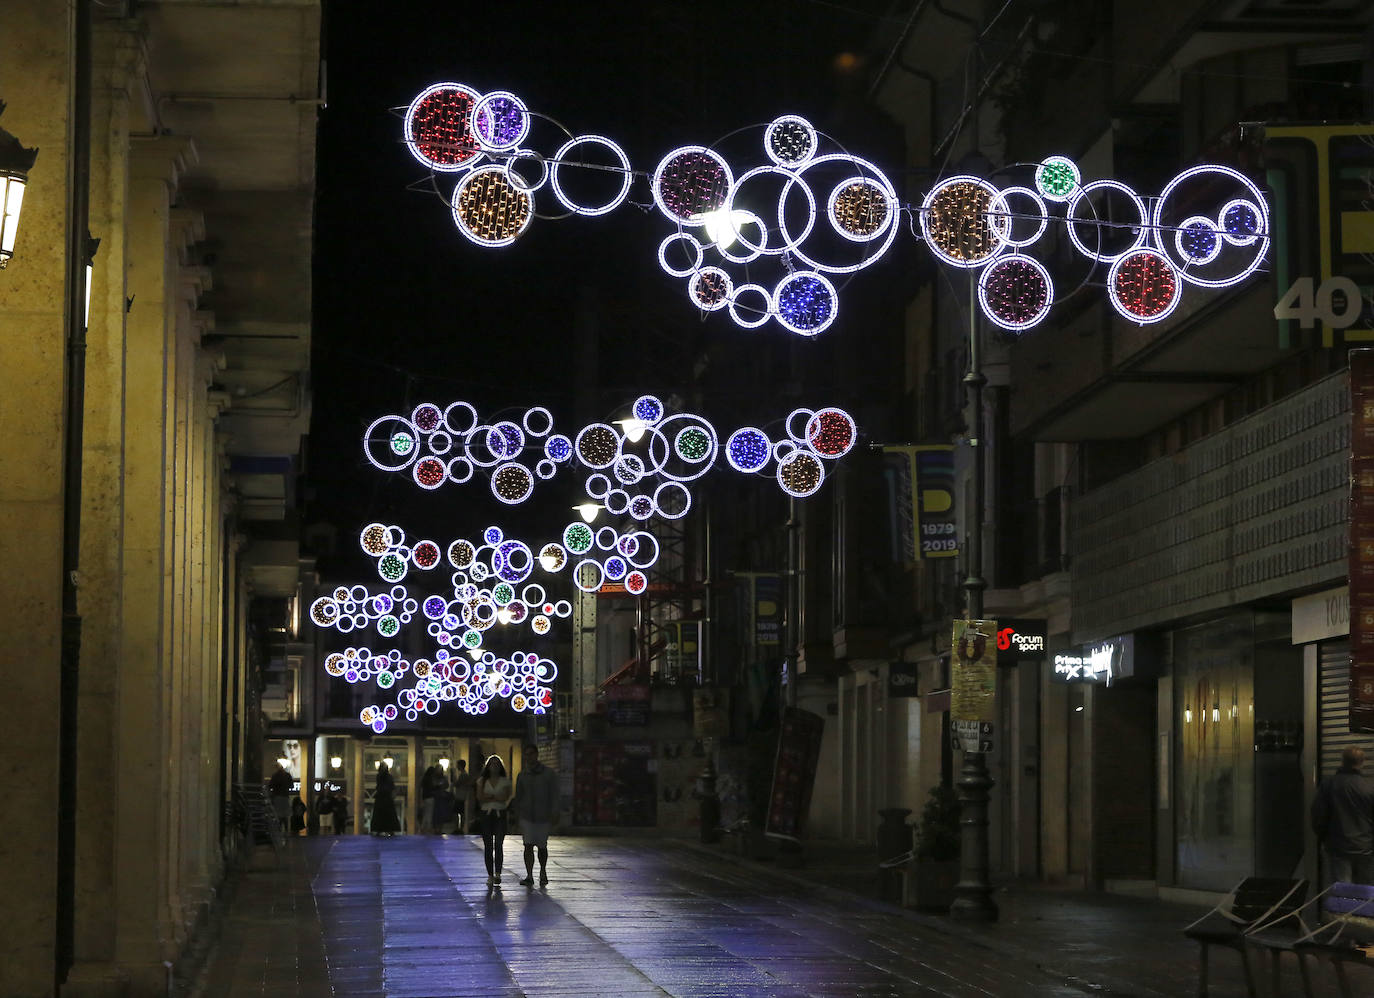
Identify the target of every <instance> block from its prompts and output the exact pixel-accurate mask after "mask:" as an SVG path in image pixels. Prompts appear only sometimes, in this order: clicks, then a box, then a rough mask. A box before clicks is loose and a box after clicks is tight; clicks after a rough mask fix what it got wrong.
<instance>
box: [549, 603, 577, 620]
mask: <svg viewBox="0 0 1374 998" xmlns="http://www.w3.org/2000/svg"><path fill="white" fill-rule="evenodd" d="M553 612H554V616H557V617H564V618H566V617H569V616H571V615H572V604H571V603H569V602H568V601H567V600H565V599H561V600H559V601H558V602H557V603H555V604H554V605H553Z"/></svg>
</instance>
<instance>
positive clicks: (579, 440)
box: [573, 423, 621, 471]
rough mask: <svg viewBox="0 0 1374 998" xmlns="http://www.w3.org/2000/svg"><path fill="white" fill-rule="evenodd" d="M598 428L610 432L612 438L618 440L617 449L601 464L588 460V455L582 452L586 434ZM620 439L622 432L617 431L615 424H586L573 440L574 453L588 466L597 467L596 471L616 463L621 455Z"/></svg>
mask: <svg viewBox="0 0 1374 998" xmlns="http://www.w3.org/2000/svg"><path fill="white" fill-rule="evenodd" d="M598 428H599V429H602V430H605V431H607V432H608V433H610V434H611V436H612V438H614V439H615V440H616V441H617V443H616V448H615V451H614V452H613V453H612V454H611V456H610V457H609V458H607V459H606V460H605V461H604V462H602V463H599V464H598V463H594V462H592V461H588V460H587V459H586V457H584V456H583V454H582V440H583V438H584V437H586V435H587V434H588V433H590V432H591V431H592V430H595V429H598ZM620 439H621V437H620V434H619V433H617V432H616V429H615V427H614V426H608V425H606V424H605V423H588V424H587V425H586V426H584V427H582V429H580V430H578V431H577V439H576V440H574V441H573V455H574V456H575V457H576V458H577V460H578V461H579V462H581V463H582V464H583V465H585V466H586V467H588V468H592V469H595V470H596V471H601V470H603V469H605V468H609V467H610V466H611V465H613V464H614V463H615V459H616V458H617V457H619V456H620V444H619V441H620Z"/></svg>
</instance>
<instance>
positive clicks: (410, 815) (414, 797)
mask: <svg viewBox="0 0 1374 998" xmlns="http://www.w3.org/2000/svg"><path fill="white" fill-rule="evenodd" d="M424 745H425V740H424V739H423V738H417V737H415V736H414V735H406V780H407V782H406V831H408V832H409V833H410V834H411V835H414V834H415V833H416V832H417V831H418V830H419V828H420V774H421V773H423V772H424V760H423V759H421V758H420V753H421V752H423V751H424Z"/></svg>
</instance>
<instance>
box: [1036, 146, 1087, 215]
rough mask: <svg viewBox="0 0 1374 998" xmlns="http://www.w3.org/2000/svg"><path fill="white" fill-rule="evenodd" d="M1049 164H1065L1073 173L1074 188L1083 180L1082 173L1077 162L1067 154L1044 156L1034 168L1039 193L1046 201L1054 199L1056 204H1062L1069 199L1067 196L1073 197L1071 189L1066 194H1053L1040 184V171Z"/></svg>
mask: <svg viewBox="0 0 1374 998" xmlns="http://www.w3.org/2000/svg"><path fill="white" fill-rule="evenodd" d="M1049 166H1067V167H1068V168H1069V172H1070V173H1072V174H1073V187H1074V190H1077V189H1078V187H1079V185H1080V184H1081V183H1082V182H1083V174H1082V172H1081V171H1080V170H1079V169H1078V164H1077V163H1075V162H1074V161H1073V160H1071V159H1069V157H1067V156H1046V157H1045V158H1044V159H1042V160H1041V161H1040V163H1039V165H1038V166H1037V167H1036V168H1035V186H1036V189H1037V190H1038V191H1039V193H1040V195H1041V196H1042V197H1043V198H1044V199H1045V200H1046V201H1054V202H1056V203H1058V204H1063V203H1064V202H1065V201H1067V200H1069V198H1071V197H1073V192H1072V191H1071V192H1070V193H1068V194H1055V193H1053V192H1052V191H1047V190H1044V189H1043V188H1041V186H1040V171H1041V170H1043V169H1045V168H1046V167H1049Z"/></svg>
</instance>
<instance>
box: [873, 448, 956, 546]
mask: <svg viewBox="0 0 1374 998" xmlns="http://www.w3.org/2000/svg"><path fill="white" fill-rule="evenodd" d="M883 454H884V455H885V456H886V458H887V460H888V461H889V462H890V464H889V471H890V472H892V473H891V474H890V475H889V479H888V480H889V489H891V490H892V503H893V509H894V510H895V511H897V513H898V514H899V515H898V517H897V518H898V519H899V520H900V519H906V518H907V517H908V516H909V519H906V522H899V523H898V529H899V530H900V535H899V536H901V537H902V540H903V547H904V548H906V550H907V552H908V557H909V558H911V559H912V560H917V559H920V560H924V559H926V558H956V557H958V555H959V535H958V532H957V529H956V527H955V522H954V447H953V445H951V444H901V445H892V446H888V447H884V448H883ZM903 461H904V462H905V463H906V464H907V468H906V469H905V470H904V471H903V470H902V469H901V464H900V462H903ZM903 488H906V489H908V490H909V491H907V492H905V493H903V492H902V491H901V490H902V489H903ZM908 523H909V524H910V527H909V530H910V536H911V544H910V545H907V544H906V537H907V532H908V526H907V524H908Z"/></svg>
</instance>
